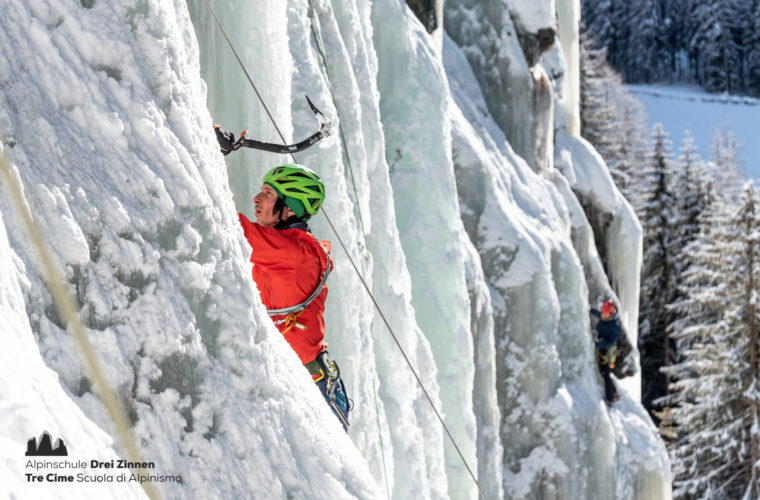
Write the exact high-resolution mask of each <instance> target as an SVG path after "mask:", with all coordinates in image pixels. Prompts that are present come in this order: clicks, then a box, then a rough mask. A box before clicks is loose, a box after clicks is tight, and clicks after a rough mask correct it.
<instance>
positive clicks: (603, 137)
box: [580, 29, 650, 209]
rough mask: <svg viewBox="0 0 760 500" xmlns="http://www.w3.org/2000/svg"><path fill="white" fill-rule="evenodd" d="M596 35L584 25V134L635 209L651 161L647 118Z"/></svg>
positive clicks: (581, 49) (582, 86)
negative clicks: (644, 168)
mask: <svg viewBox="0 0 760 500" xmlns="http://www.w3.org/2000/svg"><path fill="white" fill-rule="evenodd" d="M594 45H595V43H594V40H593V35H592V34H591V32H590V30H587V29H583V30H582V32H581V43H580V73H581V75H580V76H581V78H580V80H581V88H580V108H581V135H582V136H583V137H584V138H585V139H586V140H588V141H589V142H590V143H591V144H592V145H593V146H594V148H595V149H596V150H597V151H598V152H599V154H601V155H602V158H604V160H605V162H607V166H608V167H609V169H610V173H611V174H612V178H613V179H614V180H615V184H616V185H617V186H618V188H619V189H620V191H621V192H622V193H623V196H625V198H626V199H627V200H628V201H629V202H631V204H632V205H633V207H634V209H637V208H638V207H639V206H640V205H641V202H640V195H639V193H638V191H639V190H638V187H639V184H640V180H639V179H638V177H639V172H640V171H641V170H642V165H643V164H644V163H645V162H648V161H649V147H650V146H649V141H648V140H647V135H648V134H647V130H646V124H645V123H646V119H645V116H644V109H643V106H642V105H641V103H640V102H639V101H638V100H637V99H636V98H635V97H634V96H633V95H632V94H631V93H630V92H628V91H627V90H626V89H625V88H624V87H623V84H622V79H621V77H620V75H619V74H618V73H617V72H616V71H615V69H614V68H613V67H612V66H610V64H609V63H608V62H607V60H606V57H605V56H606V51H605V50H603V49H602V50H599V49H595V48H594Z"/></svg>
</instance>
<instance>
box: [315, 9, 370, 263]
mask: <svg viewBox="0 0 760 500" xmlns="http://www.w3.org/2000/svg"><path fill="white" fill-rule="evenodd" d="M309 10H310V11H311V14H312V16H313V18H312V20H311V35H312V36H313V37H314V43H316V45H317V50H318V51H319V55H320V56H321V58H322V66H323V67H324V68H325V75H326V76H327V88H328V90H329V91H330V97H331V98H332V102H333V107H334V108H335V109H336V111H337V109H338V102H337V101H336V100H335V93H334V92H333V88H332V77H331V76H330V68H329V67H328V66H327V55H325V48H324V43H323V41H322V30H321V29H320V27H319V19H318V18H317V11H316V9H314V5H313V4H312V1H311V0H309ZM338 134H339V135H340V143H341V146H342V150H343V155H344V156H345V157H346V164H347V165H348V172H349V173H350V174H351V185H352V186H353V188H354V199H355V203H356V209H357V210H358V211H359V223H360V224H361V226H362V234H363V235H364V246H365V248H369V245H368V244H367V230H366V229H365V228H364V218H363V217H362V207H361V203H359V194H358V192H357V190H356V180H355V179H354V167H353V166H352V165H351V156H350V155H349V154H348V142H347V141H346V136H345V135H344V134H343V122H342V121H341V120H338Z"/></svg>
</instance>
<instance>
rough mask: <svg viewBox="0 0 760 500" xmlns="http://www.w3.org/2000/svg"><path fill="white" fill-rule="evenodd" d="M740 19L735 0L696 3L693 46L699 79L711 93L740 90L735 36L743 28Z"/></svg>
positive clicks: (692, 37) (693, 16) (697, 77)
mask: <svg viewBox="0 0 760 500" xmlns="http://www.w3.org/2000/svg"><path fill="white" fill-rule="evenodd" d="M740 19H741V18H740V16H739V9H738V6H737V2H735V1H734V0H718V1H713V2H699V3H695V5H694V10H693V11H692V22H691V23H692V26H693V28H692V29H693V31H692V35H691V41H690V46H691V49H692V51H693V52H694V57H695V62H696V65H695V73H696V79H697V82H698V83H699V84H700V85H701V86H702V87H704V88H705V89H706V90H708V91H710V92H736V91H738V90H739V89H740V86H741V84H740V78H739V69H738V68H739V67H740V53H739V49H738V47H737V44H736V41H735V38H734V35H735V32H736V30H738V29H740V24H739V21H740Z"/></svg>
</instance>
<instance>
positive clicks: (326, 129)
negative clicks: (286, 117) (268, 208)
mask: <svg viewBox="0 0 760 500" xmlns="http://www.w3.org/2000/svg"><path fill="white" fill-rule="evenodd" d="M305 97H306V102H308V103H309V108H311V111H312V113H314V116H316V117H317V121H318V122H319V130H318V131H317V132H315V133H314V134H312V135H311V136H309V137H307V138H306V139H304V140H302V141H301V142H297V143H295V144H273V143H271V142H263V141H257V140H256V139H248V138H247V137H246V136H245V134H246V133H247V131H246V130H243V131H242V132H240V138H239V139H238V140H237V142H235V143H234V144H232V148H231V149H229V148H225V149H227V153H230V152H232V151H235V150H237V149H240V148H241V147H243V148H253V149H260V150H262V151H269V152H270V153H280V154H293V153H298V152H299V151H303V150H304V149H306V148H309V147H311V146H313V145H314V144H316V143H318V142H319V141H321V140H322V139H324V138H325V137H327V136H329V135H330V132H332V123H330V120H328V119H327V117H326V116H325V115H324V114H323V113H322V112H321V111H320V110H319V109H318V108H317V107H316V106H315V105H314V103H313V102H311V99H309V96H305ZM214 128H215V129H217V136H218V135H219V131H220V130H221V129H219V127H218V126H216V125H215V126H214ZM222 134H227V132H222ZM231 137H232V138H233V139H232V140H234V135H233V136H231Z"/></svg>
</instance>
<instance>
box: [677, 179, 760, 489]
mask: <svg viewBox="0 0 760 500" xmlns="http://www.w3.org/2000/svg"><path fill="white" fill-rule="evenodd" d="M758 203H760V201H759V200H758V193H757V190H756V189H755V188H753V187H752V186H747V187H746V189H745V192H744V195H743V199H742V207H741V209H740V210H739V211H738V213H737V211H736V210H735V209H731V208H730V205H725V204H723V203H722V202H718V203H713V204H711V205H709V210H706V211H705V215H703V216H702V217H701V223H700V228H701V230H700V236H699V238H698V239H697V240H695V241H694V242H693V243H692V244H691V245H690V247H689V249H690V251H691V252H692V254H693V262H692V264H691V265H690V266H689V268H688V269H687V270H686V271H685V272H684V281H683V283H682V285H681V290H682V292H683V296H684V298H683V299H682V300H680V301H679V302H677V303H676V304H674V306H673V309H674V310H676V311H680V312H681V313H682V314H681V319H680V320H678V321H676V322H674V324H673V327H674V334H673V337H674V339H675V340H676V343H677V344H678V345H679V347H680V351H681V353H682V359H681V360H680V361H679V362H678V363H676V364H674V365H673V366H671V367H668V368H665V369H664V371H665V372H666V373H667V374H668V375H669V376H671V377H672V379H673V382H672V384H671V389H672V391H673V392H672V394H670V395H669V396H668V397H667V398H664V401H665V402H666V403H667V404H669V405H671V411H670V412H669V413H668V414H667V418H668V420H669V424H671V425H673V426H675V427H676V428H677V436H678V438H677V439H676V441H675V442H674V443H672V444H671V458H672V465H673V473H674V488H675V489H674V496H675V497H676V498H741V497H744V498H757V497H758V487H757V478H758V475H757V469H756V466H755V467H753V466H752V464H755V463H756V461H757V457H758V451H757V449H758V435H757V434H758V423H757V389H758V380H757V360H756V352H757V334H756V331H755V324H756V322H757V318H756V316H757V313H756V311H755V303H756V298H757V276H756V273H757V266H758V262H759V260H758V259H759V258H760V252H759V251H758V250H759V249H758V233H757V228H758V225H760V218H759V217H758V208H760V206H759V205H758Z"/></svg>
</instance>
